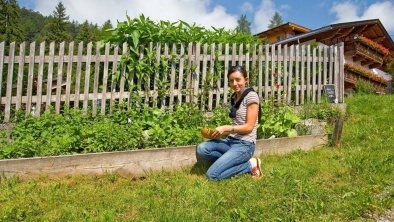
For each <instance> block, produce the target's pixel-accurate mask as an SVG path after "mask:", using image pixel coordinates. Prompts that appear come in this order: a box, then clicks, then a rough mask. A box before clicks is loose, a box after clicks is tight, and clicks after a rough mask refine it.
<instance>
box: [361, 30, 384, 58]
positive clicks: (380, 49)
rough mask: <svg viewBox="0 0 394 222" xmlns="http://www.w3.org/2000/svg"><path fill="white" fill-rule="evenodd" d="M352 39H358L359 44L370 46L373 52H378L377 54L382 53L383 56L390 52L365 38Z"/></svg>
mask: <svg viewBox="0 0 394 222" xmlns="http://www.w3.org/2000/svg"><path fill="white" fill-rule="evenodd" d="M354 39H358V40H359V41H360V42H362V43H364V44H366V45H368V46H370V47H371V48H374V49H375V50H378V51H379V52H381V53H383V54H384V55H385V56H387V55H389V54H390V50H388V49H387V48H385V47H384V46H382V45H381V44H379V43H377V42H375V41H373V40H371V39H369V38H367V37H365V36H358V35H356V36H354Z"/></svg>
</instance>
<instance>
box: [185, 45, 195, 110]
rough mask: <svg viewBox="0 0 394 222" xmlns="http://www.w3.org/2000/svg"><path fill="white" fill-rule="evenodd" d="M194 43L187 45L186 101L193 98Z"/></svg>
mask: <svg viewBox="0 0 394 222" xmlns="http://www.w3.org/2000/svg"><path fill="white" fill-rule="evenodd" d="M192 57H193V44H192V43H191V42H189V45H188V47H187V69H186V72H187V73H186V75H187V77H186V91H187V93H186V102H187V103H189V102H191V101H192V98H193V96H192V95H193V83H192V65H193V58H192Z"/></svg>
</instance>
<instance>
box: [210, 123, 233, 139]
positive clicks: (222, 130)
mask: <svg viewBox="0 0 394 222" xmlns="http://www.w3.org/2000/svg"><path fill="white" fill-rule="evenodd" d="M232 129H233V128H232V126H229V125H224V126H218V127H216V128H215V131H213V133H212V137H214V138H215V139H216V138H218V137H220V136H222V135H228V134H229V133H230V132H231V130H232Z"/></svg>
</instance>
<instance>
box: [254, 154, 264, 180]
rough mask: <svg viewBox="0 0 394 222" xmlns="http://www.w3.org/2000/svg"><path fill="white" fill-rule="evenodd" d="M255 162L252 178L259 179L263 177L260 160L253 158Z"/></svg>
mask: <svg viewBox="0 0 394 222" xmlns="http://www.w3.org/2000/svg"><path fill="white" fill-rule="evenodd" d="M254 159H255V160H256V166H254V167H252V177H253V178H260V177H262V176H263V173H262V172H261V160H260V159H259V158H254Z"/></svg>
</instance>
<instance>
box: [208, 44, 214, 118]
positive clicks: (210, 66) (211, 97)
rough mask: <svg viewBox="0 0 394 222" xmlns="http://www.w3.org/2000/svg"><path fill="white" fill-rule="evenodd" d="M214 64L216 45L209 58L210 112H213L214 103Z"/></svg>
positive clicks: (212, 48) (212, 45)
mask: <svg viewBox="0 0 394 222" xmlns="http://www.w3.org/2000/svg"><path fill="white" fill-rule="evenodd" d="M214 62H215V43H212V44H211V55H210V58H209V76H210V78H209V89H210V90H209V95H208V110H209V111H212V106H213V104H212V102H213V93H212V91H213V77H214Z"/></svg>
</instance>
